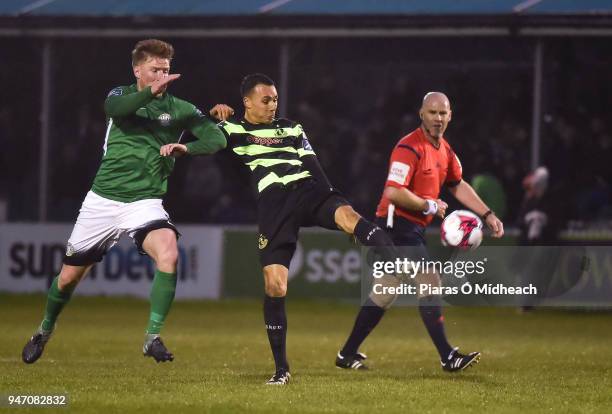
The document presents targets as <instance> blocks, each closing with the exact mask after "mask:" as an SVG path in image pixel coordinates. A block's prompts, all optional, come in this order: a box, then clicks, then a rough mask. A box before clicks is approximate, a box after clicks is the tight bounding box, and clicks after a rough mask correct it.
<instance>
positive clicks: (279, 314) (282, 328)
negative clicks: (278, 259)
mask: <svg viewBox="0 0 612 414" xmlns="http://www.w3.org/2000/svg"><path fill="white" fill-rule="evenodd" d="M263 272H264V280H265V290H266V296H265V298H264V304H263V314H264V322H265V325H266V332H267V334H268V340H269V341H270V348H271V350H272V355H273V357H274V365H275V367H276V370H275V372H274V375H272V377H271V378H270V379H269V380H268V382H267V383H266V384H268V385H285V384H287V383H289V380H290V379H291V374H290V373H289V363H288V362H287V313H286V312H285V296H286V295H287V277H288V272H289V271H288V269H287V268H286V267H285V266H283V265H278V264H273V265H268V266H265V267H264V268H263Z"/></svg>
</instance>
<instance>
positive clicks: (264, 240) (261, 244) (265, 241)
mask: <svg viewBox="0 0 612 414" xmlns="http://www.w3.org/2000/svg"><path fill="white" fill-rule="evenodd" d="M257 244H258V246H259V250H263V249H265V248H266V246H267V245H268V239H267V238H266V236H264V235H263V234H260V235H259V241H258V242H257Z"/></svg>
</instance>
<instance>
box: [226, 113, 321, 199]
mask: <svg viewBox="0 0 612 414" xmlns="http://www.w3.org/2000/svg"><path fill="white" fill-rule="evenodd" d="M218 126H219V127H220V128H221V130H222V131H223V132H225V135H226V137H227V142H228V147H230V148H231V151H232V152H233V153H234V154H235V155H237V156H238V157H239V158H240V160H241V161H242V162H243V163H244V164H245V165H246V166H247V167H249V169H250V170H251V179H252V185H253V188H254V191H255V194H256V197H257V198H259V197H260V196H261V194H262V193H263V192H264V191H265V190H267V189H269V188H273V187H277V186H285V185H287V184H290V183H294V182H296V181H299V180H303V179H306V178H309V177H312V175H311V173H310V172H309V171H308V170H307V169H306V168H305V166H304V164H303V163H302V158H303V157H305V156H308V155H315V153H314V151H313V150H312V147H311V146H310V143H309V142H308V138H306V134H305V133H304V129H303V128H302V126H301V125H300V124H298V123H295V122H293V121H290V120H288V119H276V120H274V121H272V122H271V123H270V124H257V125H254V124H251V123H249V122H248V121H246V120H245V119H236V118H230V119H229V120H227V121H225V122H221V123H219V124H218Z"/></svg>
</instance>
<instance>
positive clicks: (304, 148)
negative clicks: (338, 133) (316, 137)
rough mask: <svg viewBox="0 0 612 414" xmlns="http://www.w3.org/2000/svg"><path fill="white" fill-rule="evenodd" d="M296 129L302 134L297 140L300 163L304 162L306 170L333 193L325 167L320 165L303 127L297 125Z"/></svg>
mask: <svg viewBox="0 0 612 414" xmlns="http://www.w3.org/2000/svg"><path fill="white" fill-rule="evenodd" d="M295 128H299V130H300V131H301V133H300V134H299V135H298V137H297V139H296V148H297V151H298V156H299V158H300V161H302V165H303V166H304V169H305V170H307V171H308V172H309V173H310V174H312V176H313V177H314V178H315V180H317V181H318V182H319V183H321V184H323V185H325V186H326V187H327V188H328V189H329V190H330V191H333V189H334V187H333V186H332V185H331V182H330V181H329V178H327V174H325V171H323V167H321V164H320V163H319V160H318V158H317V155H316V154H315V152H314V150H313V149H312V145H310V141H308V137H307V136H306V132H304V129H303V128H302V126H301V125H299V124H298V125H296V126H295Z"/></svg>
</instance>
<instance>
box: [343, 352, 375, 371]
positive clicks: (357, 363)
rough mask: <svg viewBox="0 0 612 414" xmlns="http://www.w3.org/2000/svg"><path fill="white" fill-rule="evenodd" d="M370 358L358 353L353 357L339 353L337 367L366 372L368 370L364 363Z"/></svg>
mask: <svg viewBox="0 0 612 414" xmlns="http://www.w3.org/2000/svg"><path fill="white" fill-rule="evenodd" d="M367 358H368V357H367V356H366V354H363V353H361V352H357V353H356V354H355V355H353V356H344V355H342V353H340V352H338V355H337V356H336V367H338V368H342V369H359V370H366V369H368V367H367V365H365V364H364V363H363V361H365V360H366V359H367Z"/></svg>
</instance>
